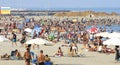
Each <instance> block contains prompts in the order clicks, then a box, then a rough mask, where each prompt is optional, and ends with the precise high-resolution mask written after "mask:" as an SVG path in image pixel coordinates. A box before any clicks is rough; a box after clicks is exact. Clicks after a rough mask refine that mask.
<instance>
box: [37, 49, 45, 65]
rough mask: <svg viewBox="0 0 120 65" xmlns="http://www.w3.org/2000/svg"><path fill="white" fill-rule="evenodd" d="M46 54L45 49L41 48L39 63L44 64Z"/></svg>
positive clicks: (39, 64)
mask: <svg viewBox="0 0 120 65" xmlns="http://www.w3.org/2000/svg"><path fill="white" fill-rule="evenodd" d="M44 61H45V56H44V54H43V50H40V54H39V56H38V65H44Z"/></svg>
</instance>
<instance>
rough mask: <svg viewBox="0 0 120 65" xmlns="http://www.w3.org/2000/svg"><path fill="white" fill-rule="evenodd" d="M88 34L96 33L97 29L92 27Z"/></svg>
mask: <svg viewBox="0 0 120 65" xmlns="http://www.w3.org/2000/svg"><path fill="white" fill-rule="evenodd" d="M88 32H89V33H97V32H98V29H97V28H96V27H93V28H91V29H89V30H88Z"/></svg>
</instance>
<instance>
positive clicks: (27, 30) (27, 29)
mask: <svg viewBox="0 0 120 65" xmlns="http://www.w3.org/2000/svg"><path fill="white" fill-rule="evenodd" d="M24 31H26V32H29V33H31V32H32V29H30V28H26V29H25V30H24Z"/></svg>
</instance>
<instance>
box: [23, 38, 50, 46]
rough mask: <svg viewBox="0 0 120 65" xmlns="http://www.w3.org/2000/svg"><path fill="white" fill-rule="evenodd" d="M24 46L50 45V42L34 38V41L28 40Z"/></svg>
mask: <svg viewBox="0 0 120 65" xmlns="http://www.w3.org/2000/svg"><path fill="white" fill-rule="evenodd" d="M25 44H37V45H43V44H52V42H50V41H47V40H45V39H42V38H36V39H31V40H28V41H27V42H26V43H25Z"/></svg>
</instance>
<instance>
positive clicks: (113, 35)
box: [109, 32, 120, 38]
mask: <svg viewBox="0 0 120 65" xmlns="http://www.w3.org/2000/svg"><path fill="white" fill-rule="evenodd" d="M109 38H120V33H118V32H113V33H111V34H110V35H109Z"/></svg>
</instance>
